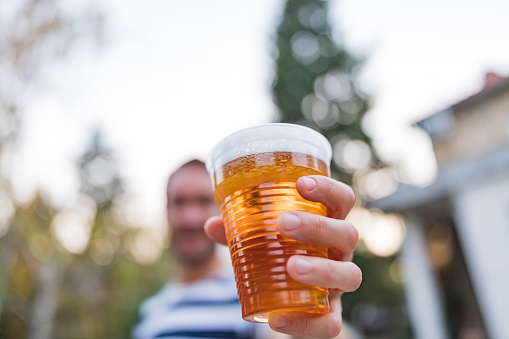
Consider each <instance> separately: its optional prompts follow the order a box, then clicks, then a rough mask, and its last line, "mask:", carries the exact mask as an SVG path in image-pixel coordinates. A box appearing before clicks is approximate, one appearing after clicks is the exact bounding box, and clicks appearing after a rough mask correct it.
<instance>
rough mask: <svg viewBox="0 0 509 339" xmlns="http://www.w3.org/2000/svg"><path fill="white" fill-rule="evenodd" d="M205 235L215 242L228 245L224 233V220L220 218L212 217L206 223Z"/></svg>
mask: <svg viewBox="0 0 509 339" xmlns="http://www.w3.org/2000/svg"><path fill="white" fill-rule="evenodd" d="M204 227H205V233H206V234H207V236H208V237H209V238H210V239H212V240H214V241H215V242H217V243H219V244H221V245H226V235H225V232H224V224H223V219H222V218H221V217H220V216H216V217H210V218H209V219H208V220H207V221H206V222H205V226H204Z"/></svg>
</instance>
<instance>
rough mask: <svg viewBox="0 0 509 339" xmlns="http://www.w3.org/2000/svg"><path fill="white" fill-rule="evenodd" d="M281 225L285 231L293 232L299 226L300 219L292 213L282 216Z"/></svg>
mask: <svg viewBox="0 0 509 339" xmlns="http://www.w3.org/2000/svg"><path fill="white" fill-rule="evenodd" d="M283 225H284V228H285V230H287V231H293V230H294V229H296V228H297V227H299V225H300V218H299V217H298V216H296V215H295V214H293V213H285V214H283Z"/></svg>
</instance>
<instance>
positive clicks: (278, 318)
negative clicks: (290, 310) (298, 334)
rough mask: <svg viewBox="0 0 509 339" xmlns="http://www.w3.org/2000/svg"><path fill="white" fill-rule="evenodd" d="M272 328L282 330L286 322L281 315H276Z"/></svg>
mask: <svg viewBox="0 0 509 339" xmlns="http://www.w3.org/2000/svg"><path fill="white" fill-rule="evenodd" d="M273 324H274V327H277V328H282V327H285V326H286V320H285V317H283V316H281V315H276V316H275V317H274V323H273Z"/></svg>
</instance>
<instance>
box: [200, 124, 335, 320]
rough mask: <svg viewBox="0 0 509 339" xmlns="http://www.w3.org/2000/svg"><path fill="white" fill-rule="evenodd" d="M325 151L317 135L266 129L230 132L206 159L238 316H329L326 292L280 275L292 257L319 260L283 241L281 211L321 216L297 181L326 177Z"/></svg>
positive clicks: (309, 248) (308, 247)
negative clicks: (238, 306)
mask: <svg viewBox="0 0 509 339" xmlns="http://www.w3.org/2000/svg"><path fill="white" fill-rule="evenodd" d="M331 156H332V149H331V146H330V144H329V142H328V141H327V139H326V138H325V137H324V136H322V135H321V134H320V133H318V132H316V131H314V130H312V129H310V128H307V127H303V126H299V125H292V124H276V123H274V124H265V125H259V126H254V127H251V128H247V129H243V130H240V131H238V132H235V133H233V134H231V135H229V136H227V137H225V138H224V139H222V140H221V141H220V142H219V143H218V144H217V145H216V146H215V147H214V148H213V150H212V151H211V153H210V154H209V156H208V158H207V161H206V166H207V170H208V172H209V173H210V176H211V179H212V183H213V186H214V196H215V199H216V201H217V203H218V204H219V206H221V212H222V216H223V221H224V225H225V232H226V238H227V240H228V246H229V248H230V255H231V260H232V266H233V270H234V273H235V280H236V283H237V292H238V296H239V301H240V304H241V306H242V317H243V318H244V320H247V321H251V322H267V321H268V317H269V314H270V313H271V312H291V311H301V312H309V313H317V314H324V313H327V312H328V311H329V298H328V294H329V291H328V290H327V289H326V288H322V287H318V286H311V285H306V284H302V283H300V282H297V281H295V280H293V279H292V278H291V277H290V275H289V274H288V273H287V271H286V262H287V260H288V258H289V257H291V256H292V255H295V254H299V255H307V256H315V257H321V258H326V257H327V249H326V248H324V247H319V246H315V245H312V244H309V243H305V242H300V241H296V240H293V239H290V238H287V237H284V236H282V235H281V234H280V233H279V232H278V231H277V228H276V219H277V218H278V216H279V215H280V214H281V213H282V212H284V211H304V212H310V213H315V214H320V215H326V212H327V210H326V207H325V206H324V205H322V204H320V203H316V202H311V201H308V200H305V199H303V198H302V197H301V196H300V195H299V194H298V192H297V190H296V181H297V179H298V178H300V177H301V176H305V175H324V176H329V163H330V160H331Z"/></svg>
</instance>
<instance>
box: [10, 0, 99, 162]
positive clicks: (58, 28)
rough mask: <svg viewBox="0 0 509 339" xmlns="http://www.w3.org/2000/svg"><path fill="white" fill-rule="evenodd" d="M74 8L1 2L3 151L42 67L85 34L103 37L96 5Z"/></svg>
mask: <svg viewBox="0 0 509 339" xmlns="http://www.w3.org/2000/svg"><path fill="white" fill-rule="evenodd" d="M64 8H66V9H65V10H64ZM71 8H73V10H69V7H65V6H63V1H60V0H23V1H16V0H11V1H2V2H1V3H0V74H1V75H2V81H1V82H0V156H1V155H2V153H3V151H4V150H5V148H6V147H7V146H8V145H10V144H12V142H13V141H14V139H15V136H16V134H17V131H18V130H19V127H20V126H19V124H20V113H21V112H22V110H23V103H24V102H25V99H26V96H27V95H28V90H29V89H30V85H33V84H34V83H35V82H36V80H37V79H38V76H39V74H40V73H41V70H43V69H44V68H45V67H47V66H48V65H50V64H51V63H52V62H53V61H55V60H58V59H60V58H62V57H64V56H65V55H66V54H67V53H68V51H69V50H70V49H71V47H72V45H73V44H75V43H76V41H78V40H80V39H81V38H83V37H93V38H94V41H96V42H100V40H101V32H102V21H103V19H102V16H101V13H100V12H99V11H98V10H97V9H96V8H94V7H93V6H91V5H85V6H83V7H82V6H76V7H71ZM76 8H78V10H76Z"/></svg>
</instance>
